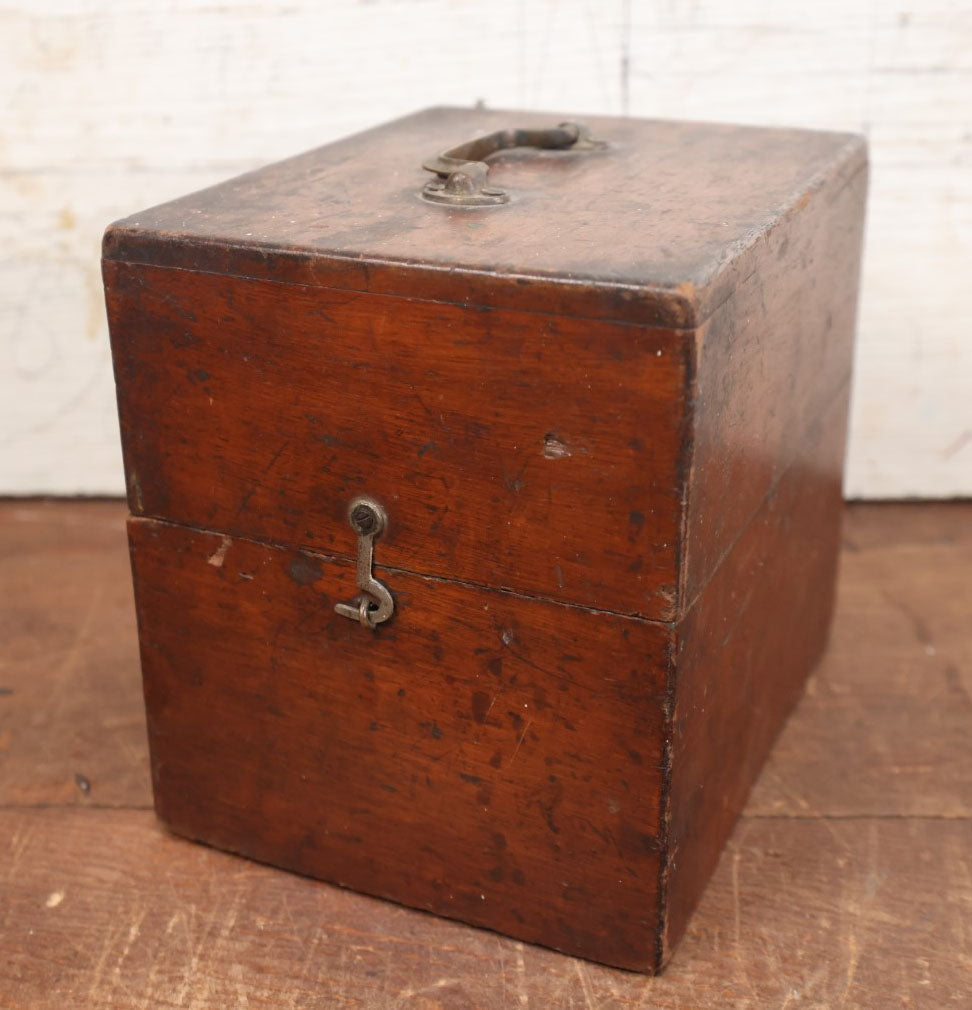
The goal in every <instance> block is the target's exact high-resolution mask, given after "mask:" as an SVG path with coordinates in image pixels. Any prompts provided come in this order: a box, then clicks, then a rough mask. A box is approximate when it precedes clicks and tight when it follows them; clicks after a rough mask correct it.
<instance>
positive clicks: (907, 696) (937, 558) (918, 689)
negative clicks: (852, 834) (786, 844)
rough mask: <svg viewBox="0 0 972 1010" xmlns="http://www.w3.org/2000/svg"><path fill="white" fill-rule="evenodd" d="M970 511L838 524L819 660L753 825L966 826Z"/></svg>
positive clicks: (860, 513) (971, 639)
mask: <svg viewBox="0 0 972 1010" xmlns="http://www.w3.org/2000/svg"><path fill="white" fill-rule="evenodd" d="M970 572H972V507H970V506H969V505H965V504H951V505H935V506H929V505H917V504H916V505H881V506H871V507H856V508H849V509H847V510H846V512H845V522H844V550H843V553H842V556H841V568H840V576H839V579H838V588H837V608H836V619H835V621H834V624H833V628H832V631H831V643H830V648H829V650H828V652H827V654H826V656H825V658H824V661H823V663H822V664H821V665H820V667H819V668H818V671H817V674H816V676H814V677H812V678H811V679H810V682H809V684H808V686H807V691H806V694H805V696H804V698H803V700H802V701H801V703H800V706H799V708H798V710H797V713H796V714H795V716H794V718H792V719H791V720H790V722H789V724H788V725H787V727H786V729H784V731H783V734H782V735H781V737H780V739H779V740H778V742H777V744H776V747H775V748H774V750H773V752H772V754H771V756H770V759H769V762H768V763H767V765H766V767H765V768H764V770H763V774H762V776H761V778H760V780H759V783H758V784H757V786H756V788H755V790H754V793H753V796H752V797H751V799H750V803H749V806H748V808H747V809H748V811H749V812H750V813H751V814H782V813H785V814H803V815H808V816H818V815H823V816H835V817H845V816H852V815H855V814H868V815H871V816H881V815H888V816H913V815H927V816H945V817H968V816H972V732H970V726H972V579H970V574H969V573H970Z"/></svg>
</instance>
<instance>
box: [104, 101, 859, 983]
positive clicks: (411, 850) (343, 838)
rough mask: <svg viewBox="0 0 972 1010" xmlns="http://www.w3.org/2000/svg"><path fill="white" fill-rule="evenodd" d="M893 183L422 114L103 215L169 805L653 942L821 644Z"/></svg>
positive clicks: (232, 845) (138, 568)
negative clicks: (858, 333) (858, 359)
mask: <svg viewBox="0 0 972 1010" xmlns="http://www.w3.org/2000/svg"><path fill="white" fill-rule="evenodd" d="M510 128H517V129H518V130H519V131H520V132H509V130H510ZM497 131H507V132H497ZM491 134H492V136H490V135H491ZM475 137H479V138H480V139H479V140H478V141H476V142H475V143H471V144H465V145H464V146H460V147H459V148H452V145H455V144H458V143H459V142H464V141H468V140H471V138H475ZM511 145H530V146H518V147H517V148H516V149H515V150H510V151H507V152H506V153H505V154H503V155H500V156H497V157H494V158H490V159H489V164H490V165H491V167H490V169H489V174H488V176H487V175H486V167H485V165H484V164H483V163H482V162H481V161H479V159H482V158H485V157H487V156H489V154H490V152H492V151H493V150H494V149H501V148H506V147H510V146H511ZM445 149H449V150H448V151H447V153H446V154H445V155H443V156H437V153H438V152H441V151H443V150H445ZM423 164H425V165H427V166H428V169H430V170H431V171H429V170H425V169H423ZM866 178H867V171H866V150H865V146H864V143H863V142H862V141H861V140H860V139H859V138H857V137H853V136H848V135H843V134H831V133H817V132H808V131H799V130H779V129H756V128H747V127H735V126H717V125H708V124H698V123H675V122H651V121H639V120H633V119H598V118H592V119H589V120H588V121H586V123H585V124H584V125H583V126H577V125H574V124H572V123H568V124H566V125H561V124H560V122H559V120H558V117H556V116H553V117H551V116H546V115H544V116H539V115H533V114H521V113H508V112H494V111H481V110H477V111H471V110H466V109H431V110H428V111H425V112H421V113H419V114H417V115H414V116H411V117H408V118H406V119H402V120H399V121H397V122H393V123H390V124H388V125H385V126H382V127H380V128H378V129H375V130H372V131H369V132H367V133H364V134H361V135H358V136H356V137H352V138H349V139H347V140H344V141H342V142H340V143H336V144H331V145H329V146H327V147H324V148H321V149H320V150H316V151H312V152H310V153H308V154H305V155H302V156H300V157H297V158H293V159H291V160H288V161H284V162H281V163H279V164H276V165H273V166H271V167H269V168H265V169H262V170H260V171H257V172H253V173H251V174H249V175H245V176H242V177H240V178H238V179H234V180H232V181H230V182H227V183H224V184H223V185H220V186H216V187H214V188H212V189H209V190H206V191H203V192H201V193H196V194H194V195H191V196H188V197H185V198H183V199H180V200H176V201H174V202H172V203H169V204H166V205H164V206H162V207H157V208H155V209H154V210H149V211H146V212H145V213H143V214H139V215H136V216H135V217H132V218H129V219H127V220H125V221H122V222H120V223H118V224H115V225H113V226H112V227H111V228H109V229H108V232H107V234H106V236H105V242H104V277H105V286H106V290H107V302H108V312H109V317H110V326H111V339H112V350H113V355H114V364H115V375H116V381H117V387H118V403H119V412H120V416H121V427H122V439H123V446H124V456H125V467H126V473H127V480H128V489H129V501H130V506H131V512H132V519H131V521H130V526H129V531H130V538H131V551H132V565H133V570H134V579H135V593H136V601H137V609H138V622H139V633H140V638H141V654H142V670H143V676H144V685H145V701H146V707H147V712H148V731H149V739H150V744H151V755H152V775H153V784H154V788H155V802H156V808H157V810H158V814H159V816H160V817H161V818H162V819H163V820H164V821H165V822H166V823H167V824H168V825H169V826H170V827H171V828H172V829H173V830H174V831H176V832H179V833H180V834H184V835H187V836H189V837H191V838H195V839H200V840H202V841H205V842H208V843H210V844H211V845H215V846H219V847H221V848H225V849H229V850H232V851H234V852H238V853H243V854H244V855H246V856H250V857H252V858H255V859H259V860H263V861H265V862H268V863H273V864H276V865H278V866H282V867H287V868H289V869H291V870H296V871H299V872H301V873H305V874H309V875H311V876H314V877H320V878H323V879H324V880H329V881H334V882H337V883H339V884H342V885H344V886H347V887H352V888H356V889H358V890H361V891H365V892H368V893H370V894H375V895H380V896H383V897H386V898H391V899H394V900H395V901H399V902H404V903H405V904H408V905H413V906H415V907H418V908H423V909H428V910H431V911H433V912H437V913H439V914H441V915H446V916H451V917H454V918H457V919H462V920H464V921H466V922H469V923H473V924H476V925H480V926H487V927H489V928H491V929H495V930H499V931H501V932H503V933H507V934H509V935H511V936H514V937H518V938H521V939H524V940H529V941H534V942H537V943H541V944H546V945H548V946H550V947H554V948H556V949H558V950H562V951H567V952H569V953H571V954H577V955H581V956H583V957H587V958H591V959H594V960H597V961H601V962H605V963H607V964H611V965H618V966H622V967H625V968H633V969H638V970H642V971H653V970H656V969H658V968H659V967H660V966H661V965H662V964H663V963H664V962H665V960H666V959H667V957H668V956H669V954H670V952H671V950H672V948H673V945H674V944H675V943H676V942H677V940H678V938H679V936H680V935H681V934H682V932H683V931H684V929H685V926H686V920H687V918H688V916H689V914H690V913H691V910H692V908H693V906H694V905H695V903H696V901H697V899H698V898H699V896H700V893H701V891H702V889H703V887H704V885H705V882H706V880H707V878H708V876H709V875H710V873H711V871H712V869H713V868H714V866H715V864H716V861H717V859H718V856H719V851H720V849H721V847H722V845H723V843H724V841H725V839H726V837H727V835H728V834H729V832H730V830H731V828H732V825H733V822H734V820H735V818H736V816H737V814H738V813H739V811H740V809H741V808H742V806H743V803H744V801H745V799H746V795H747V792H748V790H749V788H750V786H751V784H752V782H753V779H754V777H755V776H756V775H757V773H758V771H759V769H760V766H761V764H762V762H763V760H764V758H765V757H766V755H767V752H768V750H769V748H770V746H771V745H772V743H773V740H774V738H775V736H776V734H777V732H778V731H779V729H780V727H781V725H782V722H783V720H784V719H785V717H786V715H787V713H788V712H789V711H790V709H791V708H792V706H793V705H794V703H795V702H796V701H797V699H798V698H799V696H800V692H801V689H802V685H803V682H804V679H805V677H806V675H807V673H808V671H809V670H810V669H811V667H812V666H813V664H814V663H815V662H816V661H817V659H818V657H819V656H820V654H821V650H822V649H823V647H824V644H825V640H826V634H827V625H828V620H829V616H830V611H831V603H832V596H833V583H834V566H835V559H836V552H837V540H838V527H839V522H840V502H841V493H840V491H841V465H842V458H843V450H844V441H845V425H846V418H847V403H848V390H849V379H850V370H851V345H852V337H853V330H854V319H855V302H856V296H857V285H858V266H859V254H860V244H861V228H862V219H863V210H864V196H865V189H866Z"/></svg>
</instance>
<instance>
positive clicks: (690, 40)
mask: <svg viewBox="0 0 972 1010" xmlns="http://www.w3.org/2000/svg"><path fill="white" fill-rule="evenodd" d="M325 50H326V58H322V52H324V51H325ZM970 53H972V8H970V7H969V4H968V3H967V2H966V0H923V2H922V3H921V4H910V5H908V4H882V3H875V2H874V0H840V2H828V3H823V4H816V5H814V8H813V12H812V15H811V14H809V13H808V8H807V5H806V4H805V3H803V2H800V0H744V2H740V0H696V2H693V3H682V4H679V3H647V2H640V3H636V2H633V0H600V2H596V0H494V2H492V3H489V4H476V3H458V2H456V0H423V2H422V3H421V4H419V5H416V4H415V3H414V2H410V0H372V2H360V3H342V2H340V0H330V2H321V0H292V2H290V3H287V4H276V3H272V2H270V0H253V2H249V3H235V2H233V0H212V2H208V3H201V2H199V0H164V2H158V0H129V2H128V3H125V4H117V3H115V4H112V3H109V2H107V0H74V2H71V3H67V2H64V0H9V2H8V3H6V4H5V5H4V6H3V9H2V10H0V94H3V95H4V96H5V98H6V100H5V103H4V108H3V113H2V117H3V118H2V134H3V136H2V158H3V165H2V167H0V240H2V244H3V248H4V250H5V252H4V254H3V257H2V259H3V268H2V270H0V488H2V489H3V490H4V491H6V492H8V493H9V492H16V493H24V492H27V491H31V490H32V491H47V492H65V491H67V492H73V491H79V490H80V491H87V492H120V491H121V490H122V469H121V465H120V457H119V453H118V440H117V427H116V421H115V408H114V401H113V395H112V383H111V371H110V365H109V358H108V350H107V339H106V329H105V324H104V315H103V303H102V296H101V291H100V284H99V278H98V264H97V260H98V247H99V241H100V237H101V232H102V230H103V228H104V226H105V224H106V223H107V222H108V221H111V220H114V219H116V218H118V217H121V216H122V215H124V214H128V213H131V212H133V211H135V210H138V209H140V208H142V207H147V206H149V205H151V204H153V203H157V202H160V201H162V200H164V199H170V198H172V197H175V196H179V195H181V194H183V193H187V192H190V191H191V190H194V189H198V188H200V187H202V186H207V185H210V184H212V183H214V182H217V181H219V180H220V179H223V178H227V177H229V176H230V175H233V174H235V173H237V172H240V171H245V170H248V169H250V168H254V167H256V166H257V165H259V164H265V163H267V162H270V161H273V160H276V159H278V158H280V157H282V156H285V155H289V154H294V153H296V152H298V151H301V150H306V149H308V148H311V147H314V146H316V145H318V144H322V143H325V142H327V141H329V140H333V139H336V138H338V137H340V136H342V135H344V134H347V133H349V132H352V131H354V130H358V129H363V128H366V127H368V126H372V125H374V124H376V123H380V122H382V121H384V120H387V119H389V118H391V117H393V116H397V115H402V114H405V113H407V112H411V111H413V110H414V109H417V108H422V107H424V106H427V105H433V104H438V103H453V104H463V105H470V104H472V103H474V102H476V101H477V100H479V99H482V100H484V101H485V102H486V103H487V104H489V105H490V106H493V107H506V108H517V107H519V108H528V109H529V108H534V109H558V108H559V109H570V110H574V111H575V112H576V113H577V114H602V115H603V114H609V115H610V114H615V115H617V114H620V115H624V114H631V115H639V116H648V117H662V118H670V119H679V118H684V119H693V120H716V121H721V122H745V123H758V124H767V125H792V126H809V127H816V128H820V129H837V130H860V131H863V132H865V133H867V135H868V137H869V140H870V143H871V155H872V161H873V169H874V171H873V175H872V190H871V199H870V204H869V215H868V237H867V255H866V258H865V269H864V285H863V296H862V304H861V327H860V341H859V345H858V356H857V366H858V367H857V370H856V376H855V391H854V416H853V423H852V439H851V445H850V456H849V461H848V470H847V487H848V491H849V492H850V493H851V494H852V495H864V496H869V497H880V496H888V495H912V494H913V495H927V496H936V495H938V496H946V495H956V494H963V493H964V494H970V493H972V465H970V461H972V421H970V416H969V409H968V398H967V395H966V393H967V387H968V376H969V371H970V368H972V345H970V343H969V342H968V341H967V340H966V339H965V335H966V334H967V333H968V332H969V329H970V326H972V300H970V299H968V298H967V297H966V286H967V279H968V276H969V273H970V269H972V226H970V221H972V172H969V170H968V166H969V159H970V151H972V133H970V131H969V129H968V109H969V107H970V105H972V75H970V73H969V68H970V64H969V54H970Z"/></svg>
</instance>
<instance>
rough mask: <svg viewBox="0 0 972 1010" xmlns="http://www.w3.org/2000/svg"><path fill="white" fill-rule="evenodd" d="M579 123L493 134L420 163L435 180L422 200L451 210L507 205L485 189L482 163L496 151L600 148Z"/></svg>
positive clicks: (502, 196) (504, 197)
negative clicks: (531, 148)
mask: <svg viewBox="0 0 972 1010" xmlns="http://www.w3.org/2000/svg"><path fill="white" fill-rule="evenodd" d="M604 146H605V145H604V144H603V142H601V141H598V140H594V139H592V137H591V134H590V130H589V129H588V128H587V127H586V126H584V125H583V124H582V123H561V124H560V125H559V126H551V127H548V128H546V129H537V128H534V129H526V128H524V129H509V130H497V131H496V132H495V133H487V134H486V135H485V136H482V137H477V138H476V139H475V140H468V141H466V143H464V144H459V145H458V146H457V147H450V148H449V150H447V151H443V152H442V153H441V154H438V155H436V156H435V157H432V158H429V159H428V160H426V161H424V162H423V163H422V168H424V169H425V170H426V171H427V172H434V173H435V175H436V178H435V179H433V180H432V181H431V182H428V183H426V184H425V186H424V187H423V189H422V199H423V200H428V201H429V202H430V203H441V204H446V205H447V206H451V207H488V206H491V205H495V204H500V203H508V202H509V199H510V197H509V194H508V193H507V192H506V191H505V190H503V189H499V188H498V187H496V186H490V185H489V178H488V173H489V165H488V164H487V163H486V159H487V158H488V157H489V156H490V155H492V154H496V153H497V152H498V151H509V150H511V149H512V148H514V147H533V148H537V149H539V150H544V151H593V150H596V149H597V148H601V147H604Z"/></svg>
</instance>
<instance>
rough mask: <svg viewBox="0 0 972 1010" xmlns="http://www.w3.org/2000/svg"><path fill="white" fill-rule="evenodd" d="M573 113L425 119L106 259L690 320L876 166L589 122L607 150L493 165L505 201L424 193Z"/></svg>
mask: <svg viewBox="0 0 972 1010" xmlns="http://www.w3.org/2000/svg"><path fill="white" fill-rule="evenodd" d="M568 118H569V117H565V116H563V115H556V114H544V113H524V112H510V111H501V110H484V109H460V108H432V109H427V110H425V111H423V112H419V113H416V114H415V115H412V116H408V117H405V118H403V119H399V120H397V121H395V122H392V123H388V124H385V125H383V126H380V127H377V128H375V129H372V130H369V131H367V132H365V133H361V134H358V135H356V136H352V137H349V138H347V139H344V140H341V141H338V142H337V143H333V144H329V145H327V146H325V147H321V148H318V149H316V150H313V151H310V152H308V153H306V154H302V155H299V156H297V157H294V158H290V159H288V160H286V161H282V162H279V163H277V164H274V165H270V166H268V167H265V168H261V169H259V170H257V171H255V172H250V173H248V174H246V175H242V176H240V177H238V178H236V179H232V180H230V181H228V182H225V183H222V184H220V185H217V186H213V187H211V188H209V189H206V190H202V191H200V192H197V193H193V194H191V195H189V196H186V197H183V198H181V199H178V200H173V201H171V202H170V203H166V204H163V205H161V206H159V207H156V208H154V209H151V210H147V211H144V212H143V213H141V214H136V215H134V216H132V217H129V218H126V219H125V220H123V221H120V222H118V223H117V224H115V225H113V226H112V227H111V228H110V229H109V230H108V232H107V234H106V236H105V245H104V254H105V257H106V258H107V259H117V260H126V261H133V262H141V263H147V264H157V265H177V266H180V267H186V266H187V265H191V266H192V267H193V268H195V269H200V270H208V271H214V272H219V273H228V274H236V275H240V276H248V277H259V278H264V279H276V280H287V281H293V282H299V283H304V284H319V285H323V286H328V287H340V288H347V289H351V290H361V291H373V292H381V293H386V294H401V293H406V294H409V295H410V296H414V297H424V298H429V299H433V300H443V301H450V302H461V303H466V304H471V303H475V304H487V305H491V306H496V307H507V308H532V309H533V310H545V309H548V308H555V310H556V311H557V312H558V313H565V314H570V315H574V316H581V317H590V318H603V319H614V320H619V321H632V322H642V323H649V324H653V325H662V326H672V327H692V326H695V325H698V323H699V322H701V321H702V320H703V319H704V318H705V317H706V316H708V315H709V314H710V313H711V311H712V310H713V309H714V308H715V307H716V306H717V305H718V304H719V303H720V302H721V301H723V300H724V299H725V297H727V295H728V293H729V292H730V291H731V290H732V286H733V284H734V283H735V281H736V280H737V279H739V278H744V277H746V276H748V273H749V272H750V271H751V268H752V263H751V259H750V254H751V252H752V249H753V247H754V246H755V244H756V243H757V241H758V239H759V238H760V236H761V235H763V234H765V233H766V232H767V231H769V230H770V229H772V228H773V226H774V225H775V224H776V223H778V222H779V221H780V220H781V219H782V218H784V217H785V216H786V215H787V214H789V213H791V212H792V211H793V210H794V209H796V208H798V207H799V206H801V204H802V202H805V201H806V200H807V199H808V198H809V195H810V194H811V193H812V192H813V191H814V189H816V188H818V187H819V186H820V185H821V184H822V183H823V181H824V180H826V179H829V180H830V181H833V178H834V174H835V172H836V173H838V174H843V175H846V176H847V177H850V176H851V175H853V174H854V173H855V172H856V171H857V170H858V169H859V168H860V167H861V165H862V164H863V163H864V161H865V158H866V154H865V146H864V143H863V141H862V139H861V138H859V137H857V136H854V135H850V134H840V133H822V132H816V131H808V130H791V129H785V130H784V129H767V128H758V127H746V126H730V125H717V124H711V123H685V122H666V121H660V120H638V119H618V118H601V117H579V118H580V119H581V121H582V122H584V123H585V124H586V125H587V126H588V127H589V129H590V131H591V134H592V136H593V137H594V138H595V139H596V140H599V141H601V142H602V143H603V144H604V146H603V147H595V148H593V149H590V150H573V149H571V150H527V149H523V148H519V149H517V150H515V151H507V152H505V154H504V155H503V156H502V157H499V158H496V159H494V160H493V161H492V162H491V168H490V173H489V182H490V184H491V185H492V186H498V187H501V188H502V189H504V190H505V191H507V192H508V194H509V195H510V201H509V203H507V204H505V205H499V206H486V207H474V208H467V207H461V208H456V207H450V206H442V205H436V204H432V203H429V202H427V201H426V200H424V199H422V198H421V196H420V193H421V190H422V188H423V186H424V185H425V183H426V182H427V181H428V180H429V179H430V178H432V176H431V175H430V174H429V173H428V172H427V171H425V170H423V168H422V164H423V162H426V161H429V159H430V158H432V157H433V156H435V155H436V154H437V153H439V152H441V151H443V150H444V149H447V148H450V147H452V146H454V145H456V144H459V143H460V142H462V141H466V140H469V139H470V138H472V137H474V136H477V135H482V134H488V133H490V132H492V131H497V130H502V129H507V128H511V127H522V128H542V127H555V126H556V125H557V124H559V123H562V122H564V121H565V120H567V119H568ZM403 264H407V265H409V266H410V267H411V270H410V271H409V272H408V275H407V276H406V275H405V273H404V272H403V270H402V265H403Z"/></svg>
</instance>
